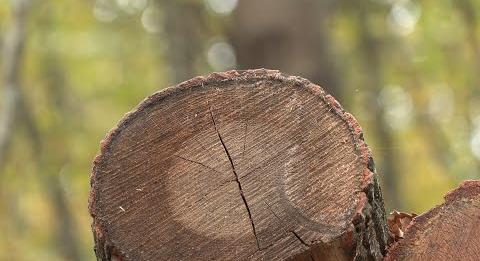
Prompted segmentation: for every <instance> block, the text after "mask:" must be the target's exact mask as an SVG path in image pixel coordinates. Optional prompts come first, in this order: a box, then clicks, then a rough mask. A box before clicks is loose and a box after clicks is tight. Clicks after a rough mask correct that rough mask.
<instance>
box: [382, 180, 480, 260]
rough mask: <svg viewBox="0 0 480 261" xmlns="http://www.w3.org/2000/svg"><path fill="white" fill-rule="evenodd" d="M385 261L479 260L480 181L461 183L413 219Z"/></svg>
mask: <svg viewBox="0 0 480 261" xmlns="http://www.w3.org/2000/svg"><path fill="white" fill-rule="evenodd" d="M385 260H387V261H393V260H438V261H443V260H445V261H447V260H468V261H476V260H480V180H469V181H464V182H463V183H462V184H461V185H460V186H459V187H458V188H456V189H455V190H453V191H451V192H449V193H448V194H447V195H446V196H445V202H444V203H443V204H441V205H439V206H436V207H435V208H433V209H431V210H430V211H428V212H426V213H424V214H422V215H420V216H417V217H415V218H414V219H413V220H412V222H410V224H409V226H408V227H407V231H406V232H405V236H404V238H403V239H400V240H399V241H398V242H396V243H395V244H393V245H392V247H391V248H390V249H389V251H388V256H387V257H386V259H385Z"/></svg>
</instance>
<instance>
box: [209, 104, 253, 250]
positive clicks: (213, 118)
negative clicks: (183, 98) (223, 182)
mask: <svg viewBox="0 0 480 261" xmlns="http://www.w3.org/2000/svg"><path fill="white" fill-rule="evenodd" d="M209 111H210V116H211V117H212V122H213V127H214V128H215V132H216V133H217V136H218V139H219V140H220V143H221V144H222V147H223V150H224V151H225V154H226V155H227V158H228V161H230V166H231V167H232V172H233V174H234V175H235V181H236V182H237V185H238V189H239V191H240V196H241V197H242V201H243V204H244V205H245V209H246V210H247V213H248V218H249V219H250V224H251V225H252V231H253V235H254V236H255V242H256V244H257V248H258V249H260V243H259V242H258V237H257V231H256V229H255V223H254V222H253V218H252V213H251V212H250V208H249V207H248V203H247V199H246V198H245V195H244V194H243V189H242V184H241V183H240V179H239V178H238V174H237V172H236V171H235V165H234V164H233V160H232V157H231V156H230V153H229V152H228V149H227V146H226V145H225V142H224V141H223V138H222V135H220V132H219V131H218V128H217V123H216V122H215V117H214V116H213V112H212V108H209Z"/></svg>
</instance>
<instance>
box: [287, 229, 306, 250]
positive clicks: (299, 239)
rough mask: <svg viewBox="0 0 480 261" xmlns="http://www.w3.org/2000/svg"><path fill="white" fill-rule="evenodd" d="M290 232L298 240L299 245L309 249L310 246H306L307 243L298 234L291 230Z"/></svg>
mask: <svg viewBox="0 0 480 261" xmlns="http://www.w3.org/2000/svg"><path fill="white" fill-rule="evenodd" d="M290 232H291V233H292V234H293V235H294V236H295V237H296V238H297V239H298V241H300V243H302V245H304V246H306V247H308V248H310V245H309V244H307V242H305V241H304V240H303V239H302V238H301V237H300V236H299V235H298V234H297V232H295V231H293V230H290Z"/></svg>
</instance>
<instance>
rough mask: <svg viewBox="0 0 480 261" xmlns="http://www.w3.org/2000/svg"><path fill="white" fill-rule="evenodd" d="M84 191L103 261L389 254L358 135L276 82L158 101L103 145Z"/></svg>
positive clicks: (237, 75) (249, 78) (238, 79)
mask: <svg viewBox="0 0 480 261" xmlns="http://www.w3.org/2000/svg"><path fill="white" fill-rule="evenodd" d="M91 182H92V190H91V198H90V206H89V208H90V213H91V215H92V217H93V218H94V221H93V225H92V227H93V231H94V236H95V241H96V242H95V243H96V246H95V251H96V254H97V258H98V259H99V260H115V259H120V260H212V259H217V260H227V259H234V260H245V259H248V260H255V259H263V260H279V259H280V260H281V259H289V258H299V259H302V258H303V259H306V260H308V259H315V260H316V259H322V260H326V259H328V258H331V259H332V260H343V259H345V260H348V259H351V258H353V257H358V258H362V257H365V258H367V257H373V258H377V259H378V258H381V256H382V253H383V251H384V249H385V241H386V232H385V231H386V229H385V226H384V222H383V219H384V210H383V205H382V203H381V202H382V201H381V195H380V191H379V189H378V186H377V184H376V179H375V176H374V174H373V160H372V159H371V156H370V152H369V150H368V148H367V147H366V145H365V143H364V142H363V138H362V134H361V129H360V127H359V126H358V124H357V123H356V121H355V120H354V119H353V117H352V116H351V115H350V114H348V113H345V112H344V111H343V109H342V108H341V107H340V106H339V105H338V103H337V102H336V101H335V99H333V98H332V97H331V96H329V95H327V94H325V92H324V91H323V90H322V89H321V88H320V87H319V86H317V85H314V84H312V83H310V82H308V81H307V80H304V79H302V78H299V77H292V76H286V75H283V74H280V73H279V72H277V71H269V70H251V71H241V72H240V71H230V72H226V73H216V74H212V75H209V76H206V77H197V78H194V79H192V80H190V81H187V82H184V83H182V84H179V85H177V86H175V87H172V88H168V89H166V90H164V91H161V92H158V93H155V94H154V95H152V96H150V97H149V98H147V99H146V100H145V101H143V102H142V103H141V105H140V106H139V107H138V108H137V109H136V110H135V111H134V112H132V113H130V114H128V115H126V116H125V117H124V119H123V120H122V121H121V122H120V123H119V125H118V126H117V127H116V128H115V129H114V130H112V131H111V132H110V133H109V135H108V136H107V138H106V139H105V140H104V141H103V143H102V150H101V154H100V155H99V156H97V158H96V160H95V164H94V169H93V174H92V177H91ZM365 234H368V236H367V237H365V236H364V235H365Z"/></svg>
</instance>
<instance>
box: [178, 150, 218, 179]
mask: <svg viewBox="0 0 480 261" xmlns="http://www.w3.org/2000/svg"><path fill="white" fill-rule="evenodd" d="M173 156H175V157H177V158H179V159H182V160H184V161H187V162H190V163H194V164H197V165H200V166H202V167H204V168H207V169H209V170H211V171H214V172H216V173H218V174H222V173H221V172H220V171H218V170H216V169H214V168H212V167H209V166H207V165H205V164H203V163H201V162H198V161H194V160H191V159H187V158H184V157H182V156H179V155H176V154H175V155H173Z"/></svg>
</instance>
